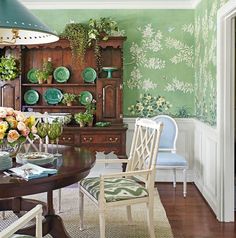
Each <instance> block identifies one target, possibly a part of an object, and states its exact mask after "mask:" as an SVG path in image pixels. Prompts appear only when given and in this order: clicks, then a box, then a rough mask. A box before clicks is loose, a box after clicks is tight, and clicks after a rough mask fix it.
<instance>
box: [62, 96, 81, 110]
mask: <svg viewBox="0 0 236 238" xmlns="http://www.w3.org/2000/svg"><path fill="white" fill-rule="evenodd" d="M76 98H77V95H75V94H73V93H64V94H63V100H62V103H64V104H66V105H67V106H69V107H70V106H72V102H74V101H75V100H76Z"/></svg>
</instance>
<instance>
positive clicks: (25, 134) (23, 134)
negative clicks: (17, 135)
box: [21, 127, 30, 137]
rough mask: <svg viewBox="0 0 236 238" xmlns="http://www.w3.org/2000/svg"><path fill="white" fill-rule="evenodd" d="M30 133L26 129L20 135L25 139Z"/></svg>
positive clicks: (27, 128)
mask: <svg viewBox="0 0 236 238" xmlns="http://www.w3.org/2000/svg"><path fill="white" fill-rule="evenodd" d="M29 133H30V129H29V127H26V129H25V130H23V131H21V135H22V136H24V137H27V136H28V135H29Z"/></svg>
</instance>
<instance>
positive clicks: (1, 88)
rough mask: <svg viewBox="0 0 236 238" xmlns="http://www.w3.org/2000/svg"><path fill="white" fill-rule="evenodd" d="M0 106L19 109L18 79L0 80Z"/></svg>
mask: <svg viewBox="0 0 236 238" xmlns="http://www.w3.org/2000/svg"><path fill="white" fill-rule="evenodd" d="M0 106H1V107H12V108H14V109H15V110H20V109H21V108H20V80H19V79H15V80H12V81H7V82H5V81H0Z"/></svg>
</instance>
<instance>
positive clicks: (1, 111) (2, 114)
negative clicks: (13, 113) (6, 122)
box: [0, 107, 7, 118]
mask: <svg viewBox="0 0 236 238" xmlns="http://www.w3.org/2000/svg"><path fill="white" fill-rule="evenodd" d="M6 116H7V111H6V109H5V108H4V107H1V108H0V118H5V117H6Z"/></svg>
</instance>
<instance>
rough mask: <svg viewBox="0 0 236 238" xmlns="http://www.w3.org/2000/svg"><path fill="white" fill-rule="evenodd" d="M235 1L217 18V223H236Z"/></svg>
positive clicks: (228, 4)
mask: <svg viewBox="0 0 236 238" xmlns="http://www.w3.org/2000/svg"><path fill="white" fill-rule="evenodd" d="M235 17H236V1H235V0H231V1H229V2H228V3H227V4H225V5H224V6H223V7H222V8H221V9H220V10H219V11H218V15H217V131H218V145H219V146H218V151H217V152H218V153H217V168H218V172H219V176H218V177H217V190H218V193H217V194H219V195H218V197H217V214H216V215H217V219H218V220H220V221H225V222H229V221H234V97H235V90H234V85H235V69H234V68H235V50H234V49H235V46H234V44H235Z"/></svg>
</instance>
